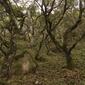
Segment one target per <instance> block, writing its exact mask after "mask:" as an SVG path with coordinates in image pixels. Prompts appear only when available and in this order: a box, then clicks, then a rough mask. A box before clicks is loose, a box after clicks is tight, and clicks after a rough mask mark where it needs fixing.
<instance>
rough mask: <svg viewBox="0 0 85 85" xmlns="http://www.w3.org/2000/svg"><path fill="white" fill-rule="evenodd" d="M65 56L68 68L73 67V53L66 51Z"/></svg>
mask: <svg viewBox="0 0 85 85" xmlns="http://www.w3.org/2000/svg"><path fill="white" fill-rule="evenodd" d="M65 57H66V64H67V68H68V69H73V62H72V57H71V53H69V52H68V53H66V55H65Z"/></svg>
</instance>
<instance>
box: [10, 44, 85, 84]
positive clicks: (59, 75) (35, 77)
mask: <svg viewBox="0 0 85 85" xmlns="http://www.w3.org/2000/svg"><path fill="white" fill-rule="evenodd" d="M80 45H81V44H79V45H78V46H77V48H75V50H74V51H73V53H72V56H73V57H72V58H73V62H74V66H75V69H73V70H68V69H66V68H64V66H65V65H66V63H65V59H64V57H62V55H58V54H57V55H55V54H54V55H52V54H50V55H49V56H47V55H44V56H43V57H44V58H45V61H42V62H38V64H39V66H38V68H37V71H36V73H28V74H26V75H17V76H14V77H13V78H12V79H11V80H10V81H11V84H10V85H85V48H84V47H85V46H84V43H83V47H81V46H80Z"/></svg>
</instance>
